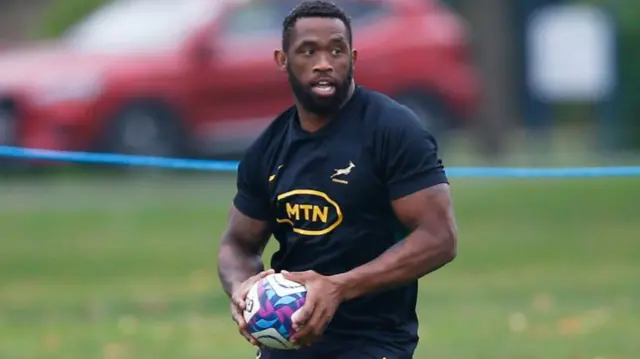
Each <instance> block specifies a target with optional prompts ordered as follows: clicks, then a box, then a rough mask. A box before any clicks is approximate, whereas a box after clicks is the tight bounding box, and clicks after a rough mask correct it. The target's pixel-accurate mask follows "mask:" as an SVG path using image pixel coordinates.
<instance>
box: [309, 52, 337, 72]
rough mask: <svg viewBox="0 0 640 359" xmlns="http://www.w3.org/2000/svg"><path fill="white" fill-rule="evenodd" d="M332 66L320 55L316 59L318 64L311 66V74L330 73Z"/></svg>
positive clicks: (324, 56) (325, 57)
mask: <svg viewBox="0 0 640 359" xmlns="http://www.w3.org/2000/svg"><path fill="white" fill-rule="evenodd" d="M332 71H333V65H331V62H329V59H328V58H327V56H326V55H321V56H319V58H318V62H317V63H316V64H315V66H313V72H323V73H324V72H332Z"/></svg>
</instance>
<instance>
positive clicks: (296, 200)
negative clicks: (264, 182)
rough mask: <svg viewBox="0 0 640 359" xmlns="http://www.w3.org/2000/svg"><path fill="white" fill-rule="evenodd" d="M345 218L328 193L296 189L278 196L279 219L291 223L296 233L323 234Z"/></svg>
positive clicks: (281, 221)
mask: <svg viewBox="0 0 640 359" xmlns="http://www.w3.org/2000/svg"><path fill="white" fill-rule="evenodd" d="M342 220H343V215H342V210H341V209H340V206H339V205H338V203H337V202H336V201H334V200H332V199H331V198H330V197H329V196H328V195H327V194H326V193H324V192H321V191H317V190H312V189H296V190H293V191H289V192H286V193H282V194H280V195H279V196H278V219H277V220H276V221H277V222H278V223H281V224H289V225H290V226H291V228H292V230H293V231H294V232H295V233H298V234H302V235H305V236H321V235H325V234H328V233H330V232H331V231H333V230H334V229H336V228H337V227H338V226H339V225H340V224H341V223H342Z"/></svg>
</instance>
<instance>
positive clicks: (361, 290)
mask: <svg viewBox="0 0 640 359" xmlns="http://www.w3.org/2000/svg"><path fill="white" fill-rule="evenodd" d="M455 242H456V241H455V235H454V234H453V233H450V234H447V235H441V236H440V237H435V236H433V235H432V234H430V233H428V232H427V231H424V230H421V229H417V230H416V231H414V232H413V233H411V234H410V235H409V236H408V237H407V238H405V239H404V240H403V241H401V242H399V243H398V244H396V245H394V246H393V247H391V248H390V249H389V250H387V251H386V252H385V253H383V254H382V255H380V256H379V257H378V258H376V259H375V260H373V261H371V262H369V263H367V264H364V265H362V266H360V267H357V268H355V269H353V270H351V271H349V272H346V273H342V274H338V275H335V276H333V277H332V279H334V280H335V281H336V282H337V283H338V284H339V285H340V287H341V288H342V292H343V297H344V300H350V299H354V298H357V297H360V296H363V295H366V294H368V293H372V292H376V291H379V290H384V289H387V288H391V287H395V286H398V285H402V284H405V283H408V282H411V281H413V280H416V279H418V278H420V277H422V276H424V275H426V274H428V273H430V272H432V271H435V270H436V269H438V268H440V267H442V266H444V265H445V264H447V263H448V262H450V261H451V260H452V259H453V258H454V257H455V247H456V244H455Z"/></svg>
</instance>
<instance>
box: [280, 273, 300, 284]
mask: <svg viewBox="0 0 640 359" xmlns="http://www.w3.org/2000/svg"><path fill="white" fill-rule="evenodd" d="M280 273H282V276H283V277H284V278H285V279H288V280H290V281H293V282H297V283H304V282H305V279H306V276H305V275H304V273H300V272H293V273H292V272H287V271H286V270H283V271H282V272H280Z"/></svg>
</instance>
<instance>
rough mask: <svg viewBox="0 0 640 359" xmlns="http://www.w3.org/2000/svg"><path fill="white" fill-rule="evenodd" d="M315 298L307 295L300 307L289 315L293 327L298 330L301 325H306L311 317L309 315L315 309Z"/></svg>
mask: <svg viewBox="0 0 640 359" xmlns="http://www.w3.org/2000/svg"><path fill="white" fill-rule="evenodd" d="M316 305H317V303H316V299H315V297H314V296H313V295H309V296H308V297H307V298H306V299H305V302H304V304H303V305H302V307H301V308H300V309H298V310H297V311H296V312H294V313H293V315H292V316H291V323H292V325H293V329H295V330H296V331H297V330H299V329H300V328H301V327H302V326H304V325H306V324H307V322H308V321H309V318H311V315H312V314H313V312H314V311H315V310H316Z"/></svg>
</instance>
